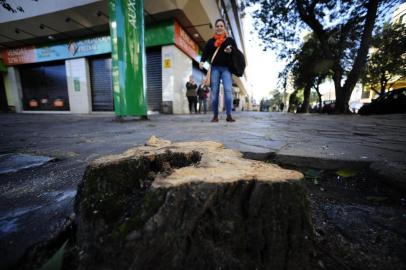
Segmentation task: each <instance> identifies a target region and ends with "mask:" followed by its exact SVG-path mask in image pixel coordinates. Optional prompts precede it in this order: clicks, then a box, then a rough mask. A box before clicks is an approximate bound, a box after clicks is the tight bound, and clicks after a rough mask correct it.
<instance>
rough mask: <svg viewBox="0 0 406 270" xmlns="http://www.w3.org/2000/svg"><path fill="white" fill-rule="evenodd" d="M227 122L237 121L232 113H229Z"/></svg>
mask: <svg viewBox="0 0 406 270" xmlns="http://www.w3.org/2000/svg"><path fill="white" fill-rule="evenodd" d="M226 121H227V122H235V119H234V118H232V117H231V115H228V116H227V118H226Z"/></svg>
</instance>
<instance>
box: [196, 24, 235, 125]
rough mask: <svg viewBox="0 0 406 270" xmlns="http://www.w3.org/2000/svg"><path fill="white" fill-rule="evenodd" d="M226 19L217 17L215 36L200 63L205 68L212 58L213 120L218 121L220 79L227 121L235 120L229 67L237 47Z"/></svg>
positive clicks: (209, 42) (201, 67) (205, 49)
mask: <svg viewBox="0 0 406 270" xmlns="http://www.w3.org/2000/svg"><path fill="white" fill-rule="evenodd" d="M225 26H226V25H225V21H224V20H223V19H217V20H216V23H215V27H216V30H215V34H214V36H213V38H211V39H209V41H208V42H207V44H206V47H205V48H204V51H203V55H202V58H201V62H200V64H199V66H200V69H203V64H204V62H205V61H206V60H208V59H211V77H210V88H211V102H212V107H213V119H212V120H211V121H212V122H218V121H219V118H218V114H219V109H218V105H219V91H220V79H221V81H222V82H223V88H224V98H225V105H226V113H227V118H226V121H227V122H235V120H234V119H233V118H232V117H231V109H232V100H233V98H232V97H233V93H232V89H233V82H232V75H231V72H230V70H229V68H228V66H229V62H230V60H231V55H230V53H231V52H232V48H236V47H237V45H236V43H235V40H234V39H233V38H231V37H229V36H228V35H227V31H226V28H225Z"/></svg>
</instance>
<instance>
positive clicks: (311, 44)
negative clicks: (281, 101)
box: [291, 34, 332, 113]
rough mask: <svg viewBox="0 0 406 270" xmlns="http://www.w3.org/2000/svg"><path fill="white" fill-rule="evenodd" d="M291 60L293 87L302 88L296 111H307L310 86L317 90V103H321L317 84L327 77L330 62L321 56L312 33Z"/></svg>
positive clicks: (317, 43)
mask: <svg viewBox="0 0 406 270" xmlns="http://www.w3.org/2000/svg"><path fill="white" fill-rule="evenodd" d="M293 61H294V62H293V65H292V69H291V73H292V75H293V79H294V84H295V88H299V89H300V88H303V103H302V106H301V107H300V108H299V109H298V112H299V113H307V112H309V104H310V93H311V89H312V88H314V89H315V90H316V91H317V93H318V95H319V104H321V95H320V92H319V85H320V83H321V82H322V81H323V80H324V79H325V78H326V77H327V75H328V73H329V71H330V69H331V66H332V63H331V62H329V61H327V60H326V59H325V58H324V57H323V52H322V51H321V49H320V42H319V41H318V40H317V38H316V37H315V36H314V34H310V35H308V36H307V37H306V38H305V42H304V43H303V45H302V47H301V48H300V49H299V50H298V52H297V53H296V55H295V58H294V60H293Z"/></svg>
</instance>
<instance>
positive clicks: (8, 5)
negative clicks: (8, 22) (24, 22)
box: [0, 0, 38, 13]
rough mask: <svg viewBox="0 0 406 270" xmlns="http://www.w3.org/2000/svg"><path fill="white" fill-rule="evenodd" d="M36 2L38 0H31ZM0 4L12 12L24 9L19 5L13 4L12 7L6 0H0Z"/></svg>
mask: <svg viewBox="0 0 406 270" xmlns="http://www.w3.org/2000/svg"><path fill="white" fill-rule="evenodd" d="M32 1H35V2H37V1H38V0H32ZM0 6H1V7H3V8H4V9H5V10H7V11H9V12H12V13H16V12H24V9H23V8H22V7H21V6H15V7H13V6H12V5H10V4H9V3H8V1H7V0H0Z"/></svg>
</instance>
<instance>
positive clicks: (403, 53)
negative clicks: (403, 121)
mask: <svg viewBox="0 0 406 270" xmlns="http://www.w3.org/2000/svg"><path fill="white" fill-rule="evenodd" d="M372 47H373V49H374V50H373V52H372V53H371V54H370V56H369V59H368V63H367V68H366V72H365V77H364V83H366V84H368V85H369V86H370V87H371V89H372V90H373V91H375V92H376V93H377V94H379V95H381V94H383V93H385V91H386V90H388V89H389V88H391V87H392V86H393V84H394V82H395V81H396V79H402V78H406V27H405V26H404V25H402V24H390V25H389V24H388V25H385V26H384V27H383V28H381V29H379V30H378V31H377V33H376V35H375V36H374V38H373V41H372ZM391 81H392V83H390V82H391ZM378 88H379V89H378Z"/></svg>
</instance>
